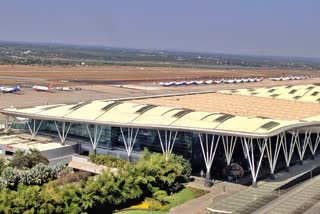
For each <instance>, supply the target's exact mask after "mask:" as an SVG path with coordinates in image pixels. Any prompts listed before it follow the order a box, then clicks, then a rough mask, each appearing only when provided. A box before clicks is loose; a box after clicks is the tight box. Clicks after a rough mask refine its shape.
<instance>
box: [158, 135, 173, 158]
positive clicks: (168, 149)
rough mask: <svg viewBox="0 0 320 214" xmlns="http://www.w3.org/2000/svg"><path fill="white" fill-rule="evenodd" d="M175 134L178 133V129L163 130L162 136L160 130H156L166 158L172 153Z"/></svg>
mask: <svg viewBox="0 0 320 214" xmlns="http://www.w3.org/2000/svg"><path fill="white" fill-rule="evenodd" d="M177 135H178V131H171V130H170V131H168V130H164V136H163V137H162V136H161V131H160V130H158V136H159V141H160V144H161V149H162V153H163V154H164V155H165V157H166V160H168V159H169V157H170V155H171V153H172V149H173V146H174V143H175V141H176V138H177ZM172 136H173V138H172ZM163 139H164V140H163Z"/></svg>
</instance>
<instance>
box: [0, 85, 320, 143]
mask: <svg viewBox="0 0 320 214" xmlns="http://www.w3.org/2000/svg"><path fill="white" fill-rule="evenodd" d="M308 87H310V86H305V87H301V88H302V89H301V90H305V91H304V92H305V93H304V95H303V96H302V97H305V99H306V100H310V98H309V99H308V96H309V97H310V96H312V97H313V95H312V94H314V92H315V91H313V92H312V93H311V92H310V91H306V90H307V89H306V88H308ZM314 87H318V86H314ZM275 88H279V87H275ZM318 89H319V87H318ZM255 90H256V91H258V90H259V89H255ZM269 90H271V89H270V88H269ZM276 90H280V91H283V94H282V95H283V96H285V95H284V94H290V93H286V91H288V90H287V88H285V87H283V88H281V89H276ZM291 90H292V89H291ZM299 90H300V89H299ZM310 90H314V88H312V89H310ZM226 93H229V94H226ZM232 93H245V92H244V90H237V92H231V91H229V92H227V91H220V92H219V93H214V92H211V93H203V94H192V95H188V94H184V95H176V96H164V97H155V98H139V99H131V100H130V99H128V100H124V101H119V100H118V101H117V100H115V101H111V100H99V101H91V102H81V103H77V104H58V105H46V106H37V107H32V108H9V109H4V110H2V111H1V112H2V113H4V114H7V115H12V116H16V117H24V118H34V119H42V120H56V121H67V122H78V123H90V124H106V125H113V126H130V127H140V128H154V129H164V128H166V129H175V130H185V131H201V132H210V133H220V134H221V133H223V134H226V135H241V136H252V137H263V136H273V135H275V134H278V133H280V132H282V131H284V130H288V129H292V128H296V127H303V126H320V108H319V107H320V104H319V103H316V102H302V101H301V102H300V101H299V102H298V101H292V100H283V99H279V98H277V99H275V98H261V97H255V96H252V95H250V96H243V95H237V94H232ZM299 94H300V93H299ZM306 94H309V95H308V96H306Z"/></svg>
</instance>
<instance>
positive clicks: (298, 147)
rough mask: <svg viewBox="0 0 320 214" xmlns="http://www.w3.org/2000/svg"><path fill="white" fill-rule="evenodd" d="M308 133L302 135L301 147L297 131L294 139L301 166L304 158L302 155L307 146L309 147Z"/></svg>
mask: <svg viewBox="0 0 320 214" xmlns="http://www.w3.org/2000/svg"><path fill="white" fill-rule="evenodd" d="M310 133H311V132H308V131H307V130H306V131H305V135H304V139H303V143H302V145H301V141H300V137H299V131H297V137H296V142H295V144H296V146H297V149H298V154H299V158H300V164H301V165H302V164H303V158H304V154H305V152H306V150H307V146H308V145H309V137H310Z"/></svg>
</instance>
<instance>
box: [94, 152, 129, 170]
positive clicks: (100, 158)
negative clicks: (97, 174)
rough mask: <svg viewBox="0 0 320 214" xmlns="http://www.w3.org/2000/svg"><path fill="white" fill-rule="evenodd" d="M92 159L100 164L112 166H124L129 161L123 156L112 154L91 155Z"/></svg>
mask: <svg viewBox="0 0 320 214" xmlns="http://www.w3.org/2000/svg"><path fill="white" fill-rule="evenodd" d="M89 157H90V160H91V161H92V162H93V163H95V164H98V165H104V166H107V167H112V168H118V169H119V168H123V167H125V166H126V165H128V164H129V163H128V162H127V161H125V160H123V159H121V158H118V157H115V156H112V155H94V154H91V155H89Z"/></svg>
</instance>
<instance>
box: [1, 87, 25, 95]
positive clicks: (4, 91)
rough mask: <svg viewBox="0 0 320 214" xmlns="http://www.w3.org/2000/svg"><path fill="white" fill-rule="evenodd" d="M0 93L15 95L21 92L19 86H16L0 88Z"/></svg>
mask: <svg viewBox="0 0 320 214" xmlns="http://www.w3.org/2000/svg"><path fill="white" fill-rule="evenodd" d="M0 91H2V93H17V92H19V91H21V88H20V85H17V86H16V87H14V88H8V87H0Z"/></svg>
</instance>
